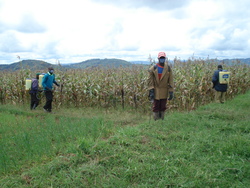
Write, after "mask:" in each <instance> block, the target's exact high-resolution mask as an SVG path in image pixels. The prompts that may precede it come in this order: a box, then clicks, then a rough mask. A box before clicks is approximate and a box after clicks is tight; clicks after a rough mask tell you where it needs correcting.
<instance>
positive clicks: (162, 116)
mask: <svg viewBox="0 0 250 188" xmlns="http://www.w3.org/2000/svg"><path fill="white" fill-rule="evenodd" d="M164 115H165V112H164V111H161V112H160V117H161V119H162V120H164Z"/></svg>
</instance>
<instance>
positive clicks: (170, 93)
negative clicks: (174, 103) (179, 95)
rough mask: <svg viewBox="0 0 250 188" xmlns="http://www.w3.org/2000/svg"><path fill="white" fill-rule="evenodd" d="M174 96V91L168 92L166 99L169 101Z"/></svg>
mask: <svg viewBox="0 0 250 188" xmlns="http://www.w3.org/2000/svg"><path fill="white" fill-rule="evenodd" d="M173 98H174V92H172V91H171V92H169V98H168V100H169V101H170V100H172V99H173Z"/></svg>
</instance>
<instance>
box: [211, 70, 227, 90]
mask: <svg viewBox="0 0 250 188" xmlns="http://www.w3.org/2000/svg"><path fill="white" fill-rule="evenodd" d="M220 71H223V70H221V69H219V70H216V71H214V75H213V77H212V82H213V85H214V89H215V90H216V91H220V92H226V91H227V84H220V82H219V72H220Z"/></svg>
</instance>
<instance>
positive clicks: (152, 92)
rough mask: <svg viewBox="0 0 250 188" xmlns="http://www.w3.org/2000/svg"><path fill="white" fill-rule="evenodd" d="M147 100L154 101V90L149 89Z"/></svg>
mask: <svg viewBox="0 0 250 188" xmlns="http://www.w3.org/2000/svg"><path fill="white" fill-rule="evenodd" d="M148 98H149V100H150V101H151V102H153V101H154V99H155V90H154V89H150V90H149V94H148Z"/></svg>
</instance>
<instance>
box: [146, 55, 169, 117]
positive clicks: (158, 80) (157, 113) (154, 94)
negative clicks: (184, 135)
mask: <svg viewBox="0 0 250 188" xmlns="http://www.w3.org/2000/svg"><path fill="white" fill-rule="evenodd" d="M148 72H149V78H148V89H149V99H150V101H152V103H153V115H154V120H158V119H160V118H161V119H162V120H163V119H164V114H165V110H166V109H167V108H166V104H167V99H168V100H172V99H173V97H174V94H173V91H174V83H173V74H172V69H171V68H170V66H169V65H168V63H167V62H166V54H165V52H159V54H158V63H157V64H156V65H154V66H152V67H150V68H149V70H148Z"/></svg>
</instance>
